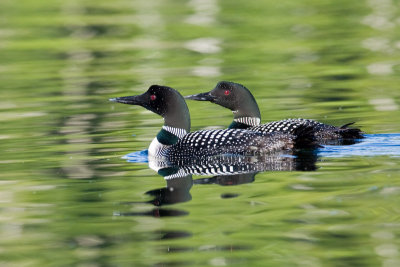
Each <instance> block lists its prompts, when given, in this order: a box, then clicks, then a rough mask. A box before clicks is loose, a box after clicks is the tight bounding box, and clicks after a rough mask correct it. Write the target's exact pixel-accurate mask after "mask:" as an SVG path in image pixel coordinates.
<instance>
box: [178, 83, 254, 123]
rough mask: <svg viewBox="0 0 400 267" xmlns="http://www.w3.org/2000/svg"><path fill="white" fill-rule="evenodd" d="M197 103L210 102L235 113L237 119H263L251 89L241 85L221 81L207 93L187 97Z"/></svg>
mask: <svg viewBox="0 0 400 267" xmlns="http://www.w3.org/2000/svg"><path fill="white" fill-rule="evenodd" d="M185 98H187V99H191V100H197V101H210V102H212V103H215V104H218V105H220V106H223V107H225V108H228V109H230V110H232V111H233V113H234V116H235V118H240V117H252V118H261V114H260V110H259V108H258V105H257V102H256V100H255V99H254V96H253V95H252V94H251V93H250V91H249V89H247V88H246V87H244V86H243V85H241V84H239V83H234V82H227V81H221V82H219V83H218V84H217V85H216V86H215V88H214V89H213V90H211V91H210V92H207V93H200V94H196V95H190V96H186V97H185Z"/></svg>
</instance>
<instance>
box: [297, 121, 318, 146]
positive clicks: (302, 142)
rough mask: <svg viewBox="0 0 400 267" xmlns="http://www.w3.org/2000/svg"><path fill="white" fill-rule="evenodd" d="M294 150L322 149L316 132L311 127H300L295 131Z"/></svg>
mask: <svg viewBox="0 0 400 267" xmlns="http://www.w3.org/2000/svg"><path fill="white" fill-rule="evenodd" d="M293 135H294V137H295V138H294V148H296V149H315V148H318V147H321V146H320V145H319V144H318V142H317V140H316V137H315V130H314V127H313V126H310V125H306V124H303V125H300V126H299V127H297V128H296V129H295V130H294V131H293Z"/></svg>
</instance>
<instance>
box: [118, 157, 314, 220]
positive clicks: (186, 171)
mask: <svg viewBox="0 0 400 267" xmlns="http://www.w3.org/2000/svg"><path fill="white" fill-rule="evenodd" d="M295 153H296V154H292V155H282V154H276V155H273V156H272V155H268V156H252V157H246V156H238V155H221V156H215V157H210V158H207V159H204V160H198V159H193V160H192V162H191V163H190V164H187V165H181V166H177V165H170V164H169V163H168V162H166V161H161V160H159V159H155V158H153V157H148V162H149V166H150V167H151V168H152V169H153V170H155V171H157V172H158V174H159V175H161V176H163V177H164V179H165V180H166V182H167V185H166V187H163V188H158V189H154V190H150V191H148V192H146V194H147V195H150V196H152V197H153V199H151V200H149V201H147V202H145V203H150V204H152V205H154V206H157V208H155V209H154V210H152V211H148V212H136V213H135V212H133V213H132V212H131V213H122V214H119V215H124V216H134V215H138V216H143V215H147V216H155V217H164V216H182V215H187V214H188V212H186V211H183V210H177V209H164V208H160V207H159V206H164V205H169V204H176V203H180V202H187V201H190V200H191V199H192V197H191V195H190V189H191V188H192V186H193V184H194V185H201V184H219V185H223V186H229V185H239V184H246V183H252V182H253V181H254V180H255V175H256V174H257V173H258V172H263V171H312V170H315V169H316V166H315V163H316V160H317V156H316V154H315V153H314V152H313V151H302V152H300V151H297V152H295ZM131 155H132V154H131ZM141 156H143V155H141ZM142 159H143V158H142ZM192 175H207V176H209V175H214V176H213V177H207V178H199V179H196V180H193V179H192ZM221 197H222V198H228V197H236V195H235V194H228V195H226V194H225V195H221ZM138 203H143V202H130V203H128V204H138Z"/></svg>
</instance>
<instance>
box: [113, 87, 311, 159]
mask: <svg viewBox="0 0 400 267" xmlns="http://www.w3.org/2000/svg"><path fill="white" fill-rule="evenodd" d="M110 101H113V102H119V103H124V104H130V105H140V106H142V107H144V108H146V109H148V110H150V111H152V112H154V113H156V114H158V115H160V116H162V117H163V118H164V126H163V127H162V129H161V131H160V132H159V133H158V134H157V136H156V137H155V138H154V140H153V141H152V142H151V144H150V146H149V149H148V152H149V156H151V157H156V158H163V159H165V160H167V161H169V162H181V161H184V160H187V159H190V160H195V159H201V158H204V157H208V156H213V155H221V154H241V155H248V154H249V155H257V154H260V155H261V154H266V153H270V152H274V151H277V150H289V149H293V148H296V146H297V145H299V146H302V145H305V146H307V145H308V144H310V145H311V146H312V145H313V144H312V143H313V142H312V141H311V142H309V141H308V140H307V138H308V137H310V134H309V133H308V132H307V131H308V129H307V128H304V131H303V130H302V129H300V131H299V132H298V135H293V134H285V133H268V134H265V133H259V132H253V131H249V130H243V129H226V130H201V131H196V132H191V133H189V132H190V115H189V109H188V107H187V105H186V102H185V99H184V98H183V96H182V95H181V94H180V93H179V92H178V91H176V90H175V89H173V88H170V87H167V86H160V85H152V86H150V88H149V89H148V90H147V92H145V93H143V94H141V95H136V96H125V97H117V98H111V99H110ZM303 138H304V139H303Z"/></svg>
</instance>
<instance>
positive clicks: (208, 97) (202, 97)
mask: <svg viewBox="0 0 400 267" xmlns="http://www.w3.org/2000/svg"><path fill="white" fill-rule="evenodd" d="M185 98H186V99H191V100H197V101H210V102H213V101H214V99H215V98H214V97H213V96H212V95H211V94H210V92H207V93H200V94H197V95H188V96H185Z"/></svg>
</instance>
